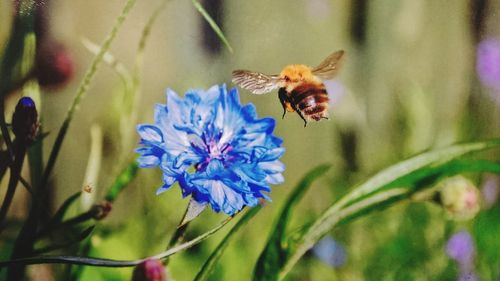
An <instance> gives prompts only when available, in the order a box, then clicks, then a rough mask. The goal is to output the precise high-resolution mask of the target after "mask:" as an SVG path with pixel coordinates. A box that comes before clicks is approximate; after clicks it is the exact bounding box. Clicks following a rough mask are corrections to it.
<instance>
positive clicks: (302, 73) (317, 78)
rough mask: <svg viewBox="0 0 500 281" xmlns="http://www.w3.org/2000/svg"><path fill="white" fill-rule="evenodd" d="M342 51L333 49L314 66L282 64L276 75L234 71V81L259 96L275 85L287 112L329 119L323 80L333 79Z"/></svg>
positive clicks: (306, 119)
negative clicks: (331, 52) (283, 65)
mask: <svg viewBox="0 0 500 281" xmlns="http://www.w3.org/2000/svg"><path fill="white" fill-rule="evenodd" d="M343 55H344V51H342V50H340V51H336V52H334V53H333V54H331V55H329V56H328V57H327V58H326V59H324V60H323V61H322V62H321V63H320V64H319V65H318V66H317V67H315V68H311V67H309V66H307V65H303V64H291V65H287V66H285V68H283V70H282V71H281V72H280V74H278V75H266V74H263V73H260V72H254V71H248V70H235V71H233V73H232V74H233V79H232V81H233V83H234V84H236V85H238V86H240V87H241V88H243V89H246V90H248V91H250V92H251V93H253V94H256V95H262V94H266V93H269V92H271V91H273V90H274V89H277V88H278V98H279V101H280V103H281V105H282V106H283V116H282V118H285V114H286V113H287V112H297V113H298V114H299V116H300V118H302V120H304V127H305V126H306V125H307V121H312V120H315V121H319V120H321V119H328V101H329V99H328V94H327V92H326V88H325V84H323V80H329V79H332V78H334V77H335V76H336V75H337V73H338V70H339V68H340V63H341V62H342V57H343Z"/></svg>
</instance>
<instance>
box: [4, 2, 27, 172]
mask: <svg viewBox="0 0 500 281" xmlns="http://www.w3.org/2000/svg"><path fill="white" fill-rule="evenodd" d="M18 5H19V9H18V12H17V14H16V15H15V16H14V22H13V24H12V29H11V32H10V38H9V40H8V43H7V46H6V48H5V52H4V54H3V56H2V58H1V61H0V131H1V133H2V138H3V139H4V141H5V145H6V146H7V152H8V155H9V158H10V161H9V163H12V160H13V159H14V149H13V147H12V140H11V138H10V134H9V130H8V128H7V124H6V122H5V97H6V96H7V95H8V94H9V92H10V91H11V90H12V89H14V88H15V87H14V85H18V84H19V83H20V81H25V80H26V79H27V76H28V75H25V77H17V76H20V75H19V72H18V71H16V66H17V65H18V63H19V62H20V61H21V60H22V57H23V52H24V39H25V35H26V34H28V33H30V32H31V31H32V30H33V6H34V1H33V0H23V1H19V4H18Z"/></svg>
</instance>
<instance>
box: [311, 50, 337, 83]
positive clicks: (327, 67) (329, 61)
mask: <svg viewBox="0 0 500 281" xmlns="http://www.w3.org/2000/svg"><path fill="white" fill-rule="evenodd" d="M343 56H344V51H343V50H340V51H336V52H334V53H333V54H331V55H329V56H328V57H327V58H326V59H325V60H323V61H322V62H321V63H320V64H319V65H318V66H316V67H315V68H314V69H313V70H312V73H313V74H314V75H316V76H318V77H319V78H321V79H325V80H328V79H332V78H333V77H335V75H337V73H338V71H339V68H340V66H341V62H342V57H343Z"/></svg>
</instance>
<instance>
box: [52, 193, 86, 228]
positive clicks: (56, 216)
mask: <svg viewBox="0 0 500 281" xmlns="http://www.w3.org/2000/svg"><path fill="white" fill-rule="evenodd" d="M81 194H82V192H81V191H78V192H76V193H75V194H73V195H71V196H70V197H68V198H67V199H66V200H64V202H63V203H62V205H61V207H59V209H58V210H57V212H56V213H55V214H54V216H53V217H52V220H51V225H53V224H58V223H60V222H62V220H63V218H64V215H65V214H66V211H67V210H68V209H69V207H70V206H71V204H73V202H75V201H76V199H78V197H80V195H81Z"/></svg>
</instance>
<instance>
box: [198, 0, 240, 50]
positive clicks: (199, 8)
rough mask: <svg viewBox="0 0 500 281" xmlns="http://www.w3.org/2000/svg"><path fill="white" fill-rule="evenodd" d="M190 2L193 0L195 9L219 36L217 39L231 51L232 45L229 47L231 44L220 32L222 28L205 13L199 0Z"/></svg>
mask: <svg viewBox="0 0 500 281" xmlns="http://www.w3.org/2000/svg"><path fill="white" fill-rule="evenodd" d="M192 2H193V6H194V7H195V8H196V10H198V12H200V14H201V15H202V16H203V17H204V18H205V20H206V21H207V22H208V24H209V25H210V27H212V29H213V30H214V32H215V33H216V34H217V36H219V39H220V40H221V41H222V43H224V45H225V46H226V48H227V49H228V50H229V52H230V53H232V52H233V47H231V45H230V44H229V41H227V39H226V36H225V35H224V33H223V32H222V30H221V29H220V28H219V26H218V25H217V23H216V22H215V21H214V20H213V19H212V17H211V16H210V15H209V14H208V13H207V11H206V10H205V8H203V6H202V5H201V4H200V2H198V1H196V0H192Z"/></svg>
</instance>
